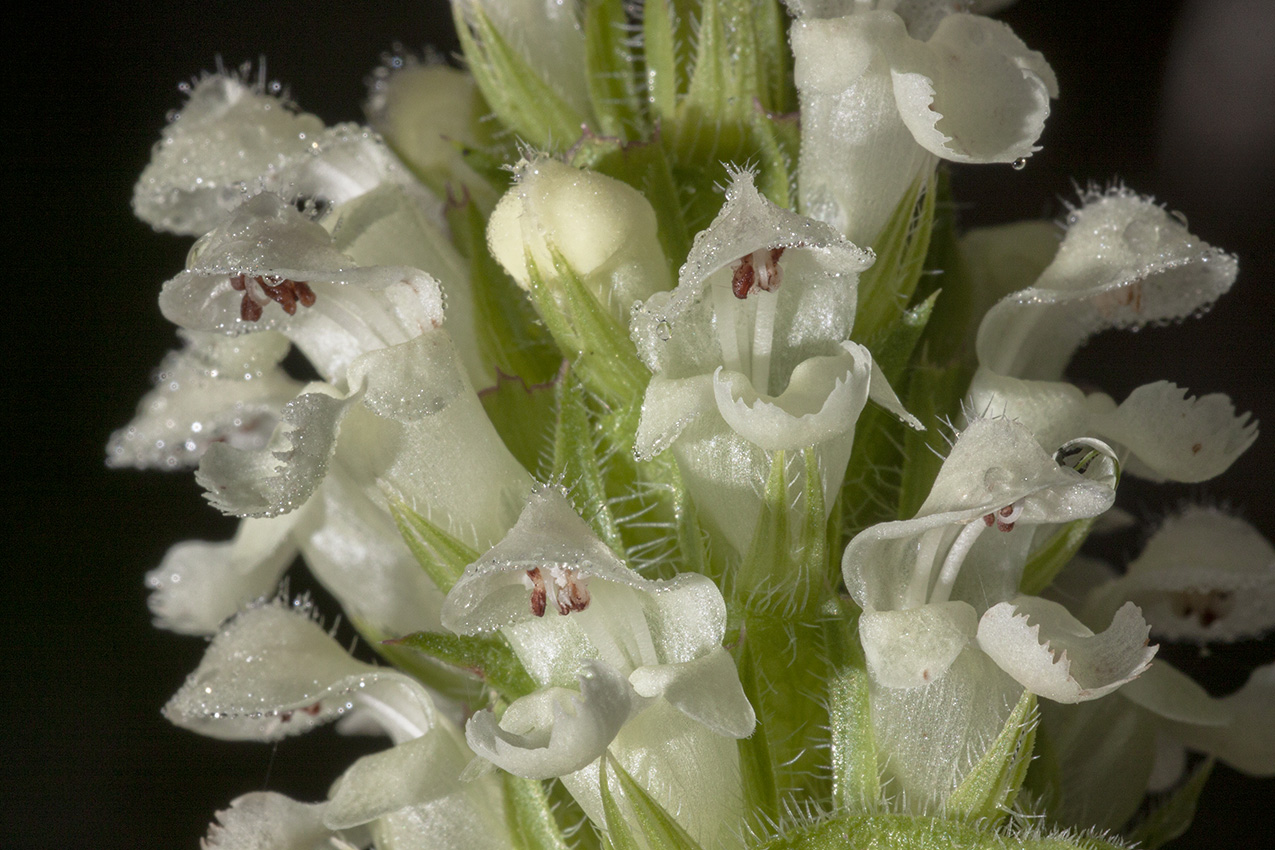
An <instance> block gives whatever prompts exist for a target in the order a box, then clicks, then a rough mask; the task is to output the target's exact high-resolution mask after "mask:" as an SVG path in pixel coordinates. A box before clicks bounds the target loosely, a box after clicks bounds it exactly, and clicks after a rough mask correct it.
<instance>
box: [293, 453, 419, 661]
mask: <svg viewBox="0 0 1275 850" xmlns="http://www.w3.org/2000/svg"><path fill="white" fill-rule="evenodd" d="M312 504H313V510H314V511H315V521H314V522H310V523H305V524H304V526H303V527H302V528H301V529H300V530H299V533H298V535H297V536H298V543H299V545H300V547H301V552H302V554H303V555H304V557H305V561H306V566H307V567H309V569H310V571H311V572H312V573H313V574H314V576H315V578H317V579H318V580H319V582H320V583H321V584H322V585H323V586H324V588H326V589H327V590H328V592H329V593H331V594H332V595H333V596H334V597H336V599H337V601H338V602H340V603H341V608H342V609H343V610H344V611H345V613H346V616H348V617H350V619H351V620H352V621H353V622H354V623H355V625H356V627H357V628H358V629H359V631H360V632H361V633H362V634H364V635H365V636H366V637H367V638H369V639H372V640H376V639H381V640H384V639H388V638H397V637H401V636H403V635H406V634H411V633H412V632H416V631H422V630H429V631H437V630H438V628H439V625H440V624H439V610H440V609H441V607H442V603H443V594H442V592H441V591H440V590H439V589H438V588H437V587H435V586H434V584H433V582H432V581H430V579H429V576H428V575H427V574H426V573H425V571H424V570H422V569H421V566H420V564H419V563H418V562H417V561H416V558H415V557H414V556H413V555H412V553H411V551H410V550H408V548H407V546H406V545H405V544H404V543H403V539H402V537H401V536H400V534H399V532H398V528H397V527H396V526H395V524H394V519H393V517H392V516H391V515H390V514H389V513H388V512H387V511H386V510H385V509H384V508H383V507H381V506H380V505H377V504H376V503H375V502H373V501H372V500H371V499H369V498H368V496H367V494H366V493H365V492H363V491H362V490H361V489H360V488H359V487H357V486H356V485H355V484H354V482H352V481H351V480H350V479H349V476H346V475H333V476H329V477H328V478H327V479H326V480H325V482H324V486H323V487H322V489H321V490H320V491H319V494H318V496H317V497H316V498H315V500H314V502H313V503H312Z"/></svg>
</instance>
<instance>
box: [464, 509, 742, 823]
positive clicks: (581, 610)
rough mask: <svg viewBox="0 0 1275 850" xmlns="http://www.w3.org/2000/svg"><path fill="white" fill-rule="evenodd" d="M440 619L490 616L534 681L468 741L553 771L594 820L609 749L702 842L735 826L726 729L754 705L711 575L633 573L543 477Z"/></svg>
mask: <svg viewBox="0 0 1275 850" xmlns="http://www.w3.org/2000/svg"><path fill="white" fill-rule="evenodd" d="M443 624H444V625H445V626H446V627H447V628H449V629H451V630H453V631H455V632H458V633H460V634H476V633H482V632H489V631H493V630H495V629H500V630H501V631H502V632H503V633H504V635H505V636H506V637H507V638H508V639H509V641H510V643H511V644H512V645H513V647H514V649H515V651H516V652H517V653H518V656H519V658H520V659H521V660H522V662H523V665H524V666H525V667H526V668H527V671H528V672H529V673H530V674H531V676H532V678H533V679H535V680H536V682H537V683H539V684H540V685H541V689H540V690H538V691H536V692H535V693H533V694H531V695H529V696H525V697H522V698H520V699H518V700H515V701H514V702H513V703H512V704H510V706H509V707H508V708H507V709H506V710H505V713H504V715H503V716H502V717H501V718H500V720H499V721H497V719H496V717H495V715H494V714H493V713H492V712H491V711H482V712H479V713H478V714H475V715H474V716H473V717H472V718H471V719H470V721H469V724H468V726H467V727H466V737H467V739H468V741H469V744H470V746H471V747H472V748H473V749H474V750H475V751H476V752H477V753H479V754H480V755H482V756H483V757H484V758H486V759H488V760H489V761H491V762H492V763H494V764H496V765H498V766H500V767H502V768H504V769H505V770H508V771H509V772H511V773H514V774H517V775H519V776H527V777H531V778H549V777H553V776H558V777H561V780H562V782H563V784H564V785H565V786H566V787H567V788H568V790H570V791H571V793H572V794H573V795H574V796H575V798H576V800H577V801H578V802H579V803H580V805H581V806H582V807H583V808H584V810H585V812H586V813H587V814H588V815H589V817H590V818H592V819H593V820H594V822H595V823H597V824H599V825H600V826H601V825H604V824H605V818H604V816H603V813H602V801H601V792H600V790H599V788H600V786H599V766H600V759H601V758H602V756H603V755H604V754H606V753H607V752H608V751H609V752H610V753H611V754H612V755H613V756H614V757H615V758H616V759H617V760H618V761H619V763H620V764H621V765H622V766H623V767H624V768H625V769H626V770H627V771H629V772H630V773H631V774H632V775H633V777H634V778H635V779H636V780H637V781H638V782H639V784H641V785H643V787H645V788H646V789H647V790H648V791H649V792H650V793H651V794H652V796H653V797H654V798H655V799H656V800H657V801H658V802H659V803H660V804H661V805H663V806H664V807H665V808H666V809H667V810H668V811H669V812H670V813H671V814H673V815H674V816H675V817H677V818H678V820H679V821H680V822H681V823H682V825H683V826H684V827H685V828H686V829H687V830H688V831H689V832H690V833H691V835H692V836H693V837H695V838H696V839H697V840H699V841H700V842H701V845H702V846H704V847H706V848H707V847H713V846H718V845H719V843H721V842H727V841H730V840H733V837H734V835H735V831H736V830H737V829H738V826H739V818H740V816H741V814H742V812H741V809H740V806H741V805H742V800H741V799H740V796H739V795H740V791H739V785H738V782H739V779H738V762H737V754H736V745H735V742H734V739H735V738H742V737H746V736H748V735H750V734H751V733H752V731H753V726H754V722H755V719H754V715H753V710H752V707H751V706H750V705H749V703H748V700H747V699H746V698H745V697H744V693H743V689H742V687H741V686H740V683H739V678H738V676H737V674H736V672H735V665H734V662H733V660H732V659H731V657H730V655H729V654H727V652H726V650H725V649H723V648H722V638H723V636H724V633H725V628H726V606H725V603H724V602H723V600H722V596H721V593H720V592H719V591H718V589H717V587H716V586H715V585H714V584H713V583H712V582H711V581H710V580H709V579H707V578H705V577H704V576H701V575H697V574H693V573H685V574H682V575H679V576H678V577H676V578H674V579H671V580H668V581H649V580H646V579H643V578H642V577H641V576H639V575H638V574H637V573H635V572H634V571H632V570H630V569H629V568H628V567H626V566H625V565H624V564H623V563H622V562H621V561H620V560H619V559H618V558H616V556H615V555H614V554H613V553H612V552H611V550H609V549H608V548H607V547H606V546H605V544H603V543H602V542H601V541H600V540H599V539H598V538H597V536H596V535H594V534H593V532H592V531H591V530H590V529H589V527H588V526H587V525H586V524H585V523H584V521H583V520H581V519H580V518H579V516H577V515H576V513H575V511H574V510H573V509H572V507H571V505H570V502H569V501H568V500H567V499H566V497H565V496H564V495H563V494H562V493H560V492H558V491H556V490H552V489H546V490H542V491H539V492H537V493H536V494H534V495H533V496H532V497H531V501H530V503H529V504H528V506H527V508H526V509H525V510H524V511H523V514H522V516H521V517H520V518H519V520H518V523H517V524H516V525H515V526H514V528H513V529H512V530H511V531H510V532H509V535H508V536H507V537H506V538H505V539H504V540H503V541H502V542H501V543H500V544H498V545H497V546H496V547H495V548H493V549H492V550H491V551H489V552H488V553H487V554H486V555H484V556H483V557H482V558H481V559H480V560H478V561H477V562H475V563H474V564H472V565H470V567H469V568H468V569H466V571H465V575H464V576H463V577H462V578H461V580H460V581H459V582H457V584H456V586H455V587H454V588H452V591H451V592H450V593H449V594H448V597H447V601H446V603H445V604H444V608H443ZM704 775H712V776H714V777H715V782H714V783H713V785H712V787H706V786H705V784H704V783H703V782H702V781H701V777H703V776H704Z"/></svg>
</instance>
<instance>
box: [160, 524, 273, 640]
mask: <svg viewBox="0 0 1275 850" xmlns="http://www.w3.org/2000/svg"><path fill="white" fill-rule="evenodd" d="M292 526H293V517H292V516H291V515H290V516H287V517H278V518H275V519H246V520H244V521H243V522H241V523H240V524H239V530H238V531H237V532H236V534H235V539H234V540H233V541H228V542H225V543H205V542H203V541H198V540H190V541H186V542H185V543H178V544H177V545H176V546H174V547H172V548H171V549H169V550H168V553H167V554H165V555H164V560H163V562H162V563H161V564H160V565H159V566H158V567H156V568H155V569H153V570H151V571H150V572H149V573H147V574H146V586H147V587H149V588H150V589H151V595H150V597H149V598H148V599H147V604H148V605H149V606H150V610H151V613H152V614H154V615H155V625H156V626H158V627H159V628H162V629H168V630H170V631H174V632H179V633H181V634H188V635H212V634H216V632H217V629H218V628H219V627H220V626H221V624H222V623H223V622H225V620H226V619H227V618H228V617H230V616H232V615H233V614H235V613H237V612H238V611H239V610H240V609H241V608H243V607H244V606H246V605H248V604H249V603H252V602H255V601H257V600H258V599H261V598H262V597H266V596H270V595H272V594H273V593H274V592H275V588H276V586H277V585H278V584H279V578H280V577H281V576H282V575H283V573H284V571H285V570H286V569H287V568H288V565H289V564H291V563H292V559H293V558H295V557H296V553H297V546H296V543H295V542H293V541H292V540H291V538H290V537H289V532H290V531H291V529H292Z"/></svg>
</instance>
